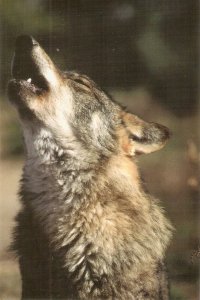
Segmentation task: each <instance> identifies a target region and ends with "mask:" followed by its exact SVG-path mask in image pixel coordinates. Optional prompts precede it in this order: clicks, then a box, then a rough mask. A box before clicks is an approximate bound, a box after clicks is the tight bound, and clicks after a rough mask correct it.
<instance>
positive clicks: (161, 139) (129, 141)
mask: <svg viewBox="0 0 200 300" xmlns="http://www.w3.org/2000/svg"><path fill="white" fill-rule="evenodd" d="M122 126H123V130H122V131H123V134H122V137H121V143H122V148H123V150H124V151H125V153H126V154H127V155H129V156H134V155H136V154H142V153H145V154H147V153H151V152H154V151H157V150H159V149H161V148H162V147H163V146H164V145H165V143H166V141H167V140H168V138H169V136H170V133H169V130H168V128H167V127H165V126H163V125H160V124H157V123H148V122H145V121H143V120H141V119H140V118H138V117H136V116H135V115H133V114H130V113H125V112H123V113H122Z"/></svg>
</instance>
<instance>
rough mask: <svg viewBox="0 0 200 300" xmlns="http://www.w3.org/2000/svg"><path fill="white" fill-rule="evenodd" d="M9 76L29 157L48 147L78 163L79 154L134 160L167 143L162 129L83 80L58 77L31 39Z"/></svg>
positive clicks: (22, 40) (21, 40)
mask: <svg viewBox="0 0 200 300" xmlns="http://www.w3.org/2000/svg"><path fill="white" fill-rule="evenodd" d="M12 76H13V79H12V80H11V81H10V82H9V85H8V94H9V99H10V101H11V103H13V104H14V106H15V107H16V108H17V110H18V112H19V116H20V120H21V123H22V128H23V131H24V136H25V143H26V148H27V149H32V150H31V151H28V155H35V153H33V152H34V151H36V150H37V149H35V148H38V147H40V146H41V145H40V144H41V141H43V142H44V141H45V143H46V144H45V145H46V148H48V147H49V144H48V141H50V142H53V143H54V145H57V146H58V147H59V149H62V150H63V151H64V152H66V153H68V155H75V156H76V157H77V158H78V157H79V155H81V153H83V150H84V151H85V155H87V154H93V155H94V156H96V157H100V156H101V157H102V156H109V155H110V154H112V153H114V152H115V153H116V152H118V151H122V152H123V153H124V155H127V156H134V155H136V154H138V153H150V152H152V151H156V150H158V149H160V148H162V147H163V146H164V144H165V142H166V140H167V139H168V137H169V131H168V129H167V128H166V127H164V126H162V125H159V124H156V123H148V122H145V121H143V120H141V119H140V118H138V117H137V116H135V115H133V114H130V113H127V112H125V111H124V110H123V109H122V108H121V107H120V106H119V105H118V104H117V103H115V102H114V101H113V100H112V99H111V98H110V97H109V96H108V95H106V94H105V93H104V92H103V91H102V90H101V89H99V88H98V86H97V85H96V84H95V83H94V82H93V81H92V80H91V79H89V78H88V77H87V76H85V75H80V74H77V73H73V72H61V71H60V70H59V69H58V68H57V67H56V66H55V64H54V63H53V62H52V60H51V59H50V58H49V56H48V55H47V54H46V53H45V51H44V50H43V49H42V47H41V46H40V45H39V43H38V42H37V41H36V40H34V39H33V38H32V37H30V36H19V37H18V38H17V40H16V47H15V54H14V58H13V63H12ZM39 145H40V146H39ZM41 148H42V146H41ZM34 149H35V150H34ZM43 152H44V151H43ZM41 153H42V152H41ZM91 157H92V155H91Z"/></svg>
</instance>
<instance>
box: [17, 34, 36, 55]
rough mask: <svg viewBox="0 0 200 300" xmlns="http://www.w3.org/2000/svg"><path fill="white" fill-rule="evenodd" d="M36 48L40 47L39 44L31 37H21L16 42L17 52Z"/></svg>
mask: <svg viewBox="0 0 200 300" xmlns="http://www.w3.org/2000/svg"><path fill="white" fill-rule="evenodd" d="M34 46H39V43H38V42H37V41H36V40H35V39H34V38H33V37H32V36H30V35H20V36H18V37H17V39H16V42H15V50H16V52H18V51H20V52H21V51H27V50H31V49H32V48H33V47H34Z"/></svg>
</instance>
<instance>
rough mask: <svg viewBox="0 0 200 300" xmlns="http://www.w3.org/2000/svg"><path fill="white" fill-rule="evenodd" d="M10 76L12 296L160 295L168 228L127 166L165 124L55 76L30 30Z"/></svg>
mask: <svg viewBox="0 0 200 300" xmlns="http://www.w3.org/2000/svg"><path fill="white" fill-rule="evenodd" d="M12 75H13V79H11V81H10V82H9V85H8V95H9V99H10V101H11V103H12V104H13V105H14V106H15V107H16V108H17V111H18V113H19V118H20V122H21V125H22V129H23V135H24V142H25V149H26V161H25V166H24V170H23V176H22V179H21V188H20V198H21V203H22V209H21V212H20V213H19V214H18V216H17V219H16V220H17V225H16V228H15V233H14V242H13V249H15V251H16V252H17V255H18V258H19V265H20V271H21V277H22V299H85V300H89V299H123V300H129V299H135V300H141V299H154V300H155V299H168V289H167V279H166V273H165V266H164V256H165V251H166V248H167V246H168V244H169V240H170V237H171V231H172V230H171V225H170V223H169V222H168V220H167V219H166V217H165V215H164V213H163V211H162V209H161V208H160V207H159V204H158V203H157V200H155V199H153V198H152V197H151V196H150V195H149V194H148V193H147V192H145V189H144V187H143V183H142V181H141V179H140V174H139V171H138V168H137V165H136V157H137V155H138V154H141V153H144V154H147V153H150V152H152V151H156V150H159V149H161V148H162V147H163V146H164V145H165V143H166V141H167V140H168V138H169V131H168V129H167V128H166V127H164V126H162V125H159V124H157V123H148V122H145V121H143V120H142V119H140V118H138V117H137V116H135V115H133V114H131V113H128V112H126V111H125V110H124V109H123V108H122V107H121V106H120V105H118V104H117V103H115V102H114V101H113V100H112V99H111V98H110V97H109V96H108V95H107V94H106V93H104V92H103V91H102V90H101V89H100V88H99V87H98V86H97V85H96V84H95V83H94V82H93V81H92V80H91V79H89V78H88V77H87V76H85V75H80V74H77V73H73V72H61V71H60V70H59V69H58V68H57V67H56V65H55V64H54V63H53V62H52V60H51V59H50V58H49V56H48V55H47V54H46V53H45V51H44V50H43V49H42V47H41V46H40V45H39V43H38V42H37V41H36V40H34V39H33V38H32V37H30V36H20V37H18V38H17V40H16V47H15V54H14V59H13V63H12Z"/></svg>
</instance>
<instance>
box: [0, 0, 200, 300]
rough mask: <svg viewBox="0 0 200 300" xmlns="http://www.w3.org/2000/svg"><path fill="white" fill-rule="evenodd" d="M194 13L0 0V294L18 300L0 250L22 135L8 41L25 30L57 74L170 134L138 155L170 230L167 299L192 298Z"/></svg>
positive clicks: (73, 0)
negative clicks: (87, 84)
mask: <svg viewBox="0 0 200 300" xmlns="http://www.w3.org/2000/svg"><path fill="white" fill-rule="evenodd" d="M198 18H199V5H198V1H195V0H190V1H188V0H182V1H180V0H179V1H178V0H174V1H170V0H165V1H159V0H144V1H139V0H123V1H118V0H109V1H108V0H65V1H64V0H51V1H50V0H34V1H32V0H18V1H13V0H0V22H1V27H0V61H1V68H0V79H1V80H0V84H1V93H0V98H1V99H0V105H1V115H0V117H1V119H0V126H1V128H0V137H1V164H0V168H1V169H0V176H1V178H0V179H1V180H0V184H1V186H0V196H1V202H0V233H1V236H2V238H1V245H0V299H19V297H20V296H19V294H20V277H19V271H18V266H17V262H16V260H14V258H13V256H12V254H10V253H9V252H8V251H7V246H8V245H9V243H10V239H11V229H12V227H13V218H14V215H15V214H16V212H17V210H18V209H19V203H18V201H17V196H16V193H17V189H18V181H19V178H20V173H21V168H22V164H23V139H22V135H21V132H20V127H19V123H18V118H17V114H16V112H15V111H14V109H13V108H12V107H11V106H10V105H9V103H8V101H7V96H6V85H7V82H8V80H9V78H10V65H11V60H12V55H13V49H14V42H15V38H16V36H17V35H19V34H31V35H33V36H34V37H35V38H36V39H37V40H38V41H39V42H40V43H41V44H42V46H43V47H44V48H45V50H46V51H47V52H48V53H49V54H50V56H51V57H52V58H53V60H54V61H55V62H56V63H57V64H58V66H59V67H60V68H61V69H63V70H77V71H80V72H82V73H85V74H87V75H88V76H90V77H92V78H93V79H94V80H95V81H96V82H97V83H98V84H99V85H100V86H101V87H102V88H104V89H106V90H107V91H108V92H109V93H110V94H111V95H113V97H114V98H115V99H116V100H117V101H118V102H120V103H122V104H123V105H125V106H127V108H128V109H129V110H130V111H132V112H133V113H135V114H137V115H139V116H140V117H142V118H143V119H145V120H148V121H155V122H160V123H162V124H164V125H166V126H168V127H169V128H170V129H171V131H172V132H173V136H172V138H171V140H170V141H169V143H168V144H167V146H166V147H165V148H164V149H163V150H162V151H159V152H156V153H153V154H150V155H147V156H144V157H142V156H141V158H139V165H140V166H141V170H142V173H143V176H144V178H145V181H146V185H147V188H148V190H149V191H150V193H152V194H153V195H154V196H155V197H158V198H159V199H161V200H162V201H161V203H162V206H163V207H164V208H165V210H166V214H167V215H168V217H169V218H170V219H171V221H172V222H173V224H174V227H175V229H176V230H175V233H174V237H173V241H172V243H171V246H170V248H169V251H168V255H167V265H168V270H169V278H170V285H171V299H173V300H186V299H188V300H193V299H195V300H197V299H199V294H198V292H199V287H198V277H199V274H198V268H199V253H200V245H199V240H198V219H199V216H200V213H199V212H200V210H199V197H198V196H199V182H198V173H199V172H198V171H199V169H198V166H199V150H198V147H197V145H198V129H199V128H198V127H199V116H198V109H199V101H198V93H197V91H198V88H197V84H198V76H197V74H198V68H199V66H198V29H199V28H198Z"/></svg>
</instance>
